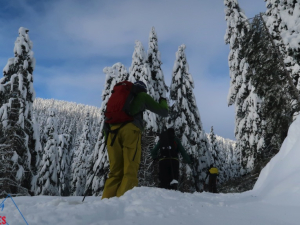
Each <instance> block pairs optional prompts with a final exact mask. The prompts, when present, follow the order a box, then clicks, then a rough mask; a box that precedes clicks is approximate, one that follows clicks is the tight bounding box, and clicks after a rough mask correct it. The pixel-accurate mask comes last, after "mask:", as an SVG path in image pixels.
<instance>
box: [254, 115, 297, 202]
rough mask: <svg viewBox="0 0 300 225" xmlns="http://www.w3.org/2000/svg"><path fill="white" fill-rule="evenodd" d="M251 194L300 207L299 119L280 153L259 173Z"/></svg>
mask: <svg viewBox="0 0 300 225" xmlns="http://www.w3.org/2000/svg"><path fill="white" fill-rule="evenodd" d="M253 193H255V194H257V195H259V196H261V197H262V198H264V199H265V200H266V201H270V202H273V203H278V204H280V205H282V204H285V205H295V206H300V117H299V116H298V118H297V119H296V120H295V121H294V122H293V123H292V125H291V126H290V128H289V131H288V135H287V137H286V139H285V140H284V142H283V144H282V146H281V149H280V151H279V152H278V154H277V155H276V156H274V158H273V159H272V160H271V161H270V162H269V163H268V164H267V166H266V167H265V168H264V169H263V170H262V171H261V173H260V175H259V178H258V180H257V182H256V184H255V186H254V188H253Z"/></svg>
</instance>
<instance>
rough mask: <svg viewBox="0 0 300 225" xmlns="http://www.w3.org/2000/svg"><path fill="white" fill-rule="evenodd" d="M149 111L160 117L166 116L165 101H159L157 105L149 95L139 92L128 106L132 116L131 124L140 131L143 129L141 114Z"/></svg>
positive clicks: (166, 106)
mask: <svg viewBox="0 0 300 225" xmlns="http://www.w3.org/2000/svg"><path fill="white" fill-rule="evenodd" d="M145 110H150V111H151V112H153V113H155V114H158V115H159V116H162V117H167V116H168V104H167V101H166V99H164V98H162V99H160V101H159V103H157V102H156V101H155V100H154V99H153V98H152V97H151V96H150V95H148V94H147V93H145V92H140V93H139V94H138V95H137V96H136V97H135V98H134V99H133V101H132V102H131V104H130V114H131V115H133V116H134V120H133V124H134V125H136V126H137V127H138V128H140V129H141V130H143V129H144V127H143V112H144V111H145Z"/></svg>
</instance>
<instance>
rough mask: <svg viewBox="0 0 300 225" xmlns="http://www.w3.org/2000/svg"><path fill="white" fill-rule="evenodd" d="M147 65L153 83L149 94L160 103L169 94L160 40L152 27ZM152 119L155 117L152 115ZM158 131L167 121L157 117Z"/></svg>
mask: <svg viewBox="0 0 300 225" xmlns="http://www.w3.org/2000/svg"><path fill="white" fill-rule="evenodd" d="M147 55H148V56H147V63H148V64H149V67H150V79H149V81H150V82H151V85H150V87H151V88H152V89H151V90H149V94H150V95H151V97H153V99H154V100H155V101H157V102H158V101H159V99H160V98H166V93H167V92H168V87H167V85H166V84H165V80H164V74H163V71H162V69H161V64H162V62H161V59H160V51H159V50H158V39H157V35H156V32H155V29H154V27H152V29H151V31H150V35H149V44H148V54H147ZM151 116H152V117H153V116H154V115H151ZM154 123H155V124H157V125H156V126H157V129H155V131H157V132H158V133H160V132H161V131H162V128H163V126H165V119H164V118H162V117H158V116H157V117H156V121H154Z"/></svg>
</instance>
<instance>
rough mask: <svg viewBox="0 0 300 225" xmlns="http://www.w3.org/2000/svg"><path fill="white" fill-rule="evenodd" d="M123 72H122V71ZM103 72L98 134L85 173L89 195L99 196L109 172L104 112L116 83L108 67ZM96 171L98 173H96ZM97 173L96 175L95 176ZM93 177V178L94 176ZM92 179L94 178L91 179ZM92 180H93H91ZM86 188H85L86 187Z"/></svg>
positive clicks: (113, 74)
mask: <svg viewBox="0 0 300 225" xmlns="http://www.w3.org/2000/svg"><path fill="white" fill-rule="evenodd" d="M123 71H124V70H123ZM103 72H104V73H105V74H106V79H105V87H104V90H103V92H102V104H101V108H100V111H101V117H100V133H99V135H98V139H97V142H96V145H95V149H94V153H93V154H92V155H91V157H90V160H89V165H88V172H87V182H86V184H87V186H88V185H89V184H90V183H91V182H92V187H91V190H88V192H87V193H88V194H89V195H91V194H92V195H99V194H101V193H102V191H103V189H104V184H105V180H106V179H107V175H108V170H109V161H108V155H107V148H106V145H105V135H104V133H103V132H102V130H103V128H104V122H105V121H104V119H105V115H104V113H105V110H106V104H107V102H108V99H109V98H110V96H111V91H112V90H113V87H114V86H115V84H116V83H117V81H118V80H117V79H116V74H115V73H114V72H113V70H112V69H111V68H109V67H105V68H104V69H103ZM118 77H119V76H118ZM97 171H98V172H97ZM96 172H97V174H95V173H96ZM94 175H95V176H94ZM93 177H94V178H93ZM92 178H93V180H92ZM86 188H87V187H86Z"/></svg>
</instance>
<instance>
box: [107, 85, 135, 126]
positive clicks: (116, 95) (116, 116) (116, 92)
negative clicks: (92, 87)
mask: <svg viewBox="0 0 300 225" xmlns="http://www.w3.org/2000/svg"><path fill="white" fill-rule="evenodd" d="M132 89H133V83H131V82H129V81H122V82H119V83H117V84H116V85H115V86H114V89H113V91H112V94H111V96H110V98H109V99H108V102H107V105H106V111H105V117H106V120H105V123H109V124H117V123H124V122H129V121H133V117H132V116H130V115H129V114H128V113H129V112H128V111H129V108H128V107H129V103H130V101H132V99H133V98H134V94H133V91H132Z"/></svg>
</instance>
